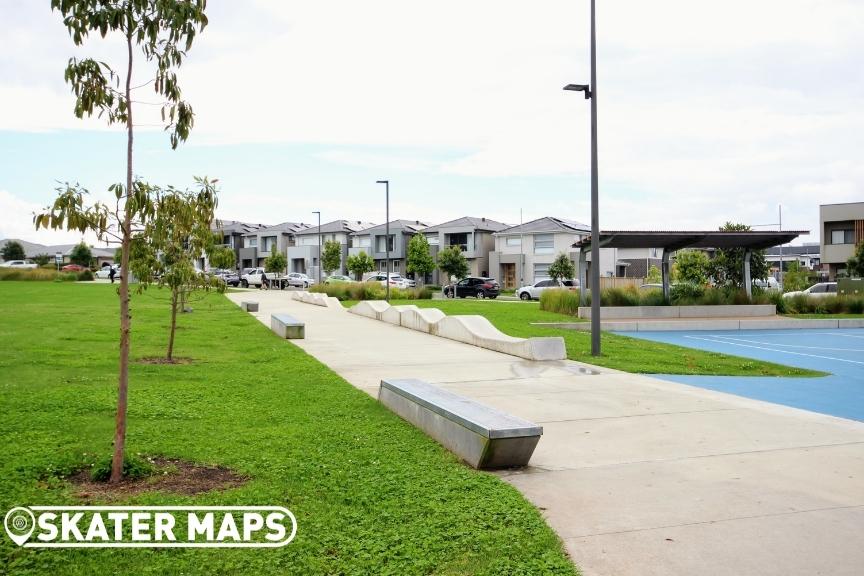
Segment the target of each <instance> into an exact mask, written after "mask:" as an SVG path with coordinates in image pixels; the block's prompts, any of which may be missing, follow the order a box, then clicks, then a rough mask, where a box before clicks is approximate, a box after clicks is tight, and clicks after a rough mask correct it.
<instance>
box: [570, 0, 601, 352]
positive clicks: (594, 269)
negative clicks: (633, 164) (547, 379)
mask: <svg viewBox="0 0 864 576" xmlns="http://www.w3.org/2000/svg"><path fill="white" fill-rule="evenodd" d="M594 2H595V0H591V84H588V85H585V84H568V85H567V86H565V87H564V90H572V91H575V92H585V99H586V100H589V99H590V100H591V355H592V356H599V355H600V210H599V208H598V205H597V203H598V193H597V188H598V184H597V182H598V179H597V30H596V18H595V9H594Z"/></svg>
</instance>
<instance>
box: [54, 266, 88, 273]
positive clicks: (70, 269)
mask: <svg viewBox="0 0 864 576" xmlns="http://www.w3.org/2000/svg"><path fill="white" fill-rule="evenodd" d="M84 270H87V267H86V266H81V265H80V264H66V265H65V266H63V267H62V268H60V271H61V272H83V271H84Z"/></svg>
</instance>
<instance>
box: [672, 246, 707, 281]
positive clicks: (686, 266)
mask: <svg viewBox="0 0 864 576" xmlns="http://www.w3.org/2000/svg"><path fill="white" fill-rule="evenodd" d="M675 266H676V269H677V272H678V277H677V280H678V281H679V282H686V283H687V284H696V285H697V286H702V285H704V284H707V283H708V275H709V272H710V266H711V260H710V259H709V258H708V255H707V254H705V252H702V251H701V250H680V251H679V252H678V253H676V254H675Z"/></svg>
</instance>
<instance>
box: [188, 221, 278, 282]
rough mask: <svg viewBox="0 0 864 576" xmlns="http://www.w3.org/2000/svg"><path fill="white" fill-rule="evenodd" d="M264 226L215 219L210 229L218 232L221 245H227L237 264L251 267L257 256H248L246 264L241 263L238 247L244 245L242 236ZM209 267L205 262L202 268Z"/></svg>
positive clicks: (264, 226) (215, 232)
mask: <svg viewBox="0 0 864 576" xmlns="http://www.w3.org/2000/svg"><path fill="white" fill-rule="evenodd" d="M266 227H267V225H266V224H250V223H247V222H240V221H238V220H217V221H215V222H214V223H213V225H212V226H211V227H210V229H211V230H212V231H213V233H214V234H219V235H221V236H222V245H223V246H227V247H228V248H231V249H232V250H233V251H234V261H235V262H236V263H237V265H238V266H242V267H244V268H251V267H253V266H255V264H254V263H253V260H254V261H257V257H256V258H250V259H249V262H248V263H247V264H243V262H242V259H241V257H240V249H241V248H243V247H244V237H245V236H246V235H247V234H253V233H255V232H256V231H257V230H260V229H262V228H266ZM256 244H257V240H256ZM209 267H210V266H209V264H208V263H205V265H204V266H203V269H204V270H207V269H209Z"/></svg>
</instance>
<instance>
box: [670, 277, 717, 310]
mask: <svg viewBox="0 0 864 576" xmlns="http://www.w3.org/2000/svg"><path fill="white" fill-rule="evenodd" d="M715 292H719V291H715ZM704 296H705V288H703V287H702V286H700V285H698V284H690V283H687V282H683V283H681V284H675V285H674V286H672V288H671V290H670V298H671V300H672V303H673V304H675V305H676V306H686V305H689V304H701V303H702V298H703V297H704ZM712 297H713V298H715V299H718V295H712ZM711 303H712V304H713V303H717V304H719V303H720V302H719V299H718V301H717V302H711Z"/></svg>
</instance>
